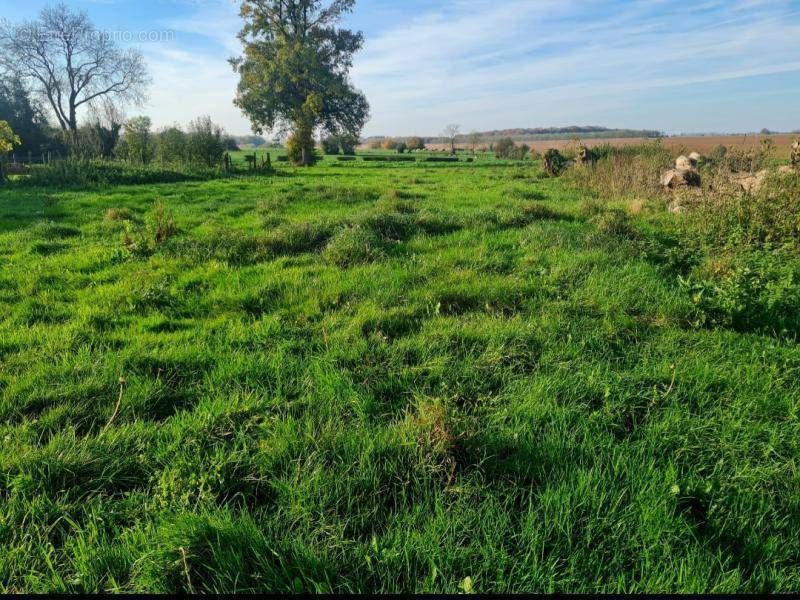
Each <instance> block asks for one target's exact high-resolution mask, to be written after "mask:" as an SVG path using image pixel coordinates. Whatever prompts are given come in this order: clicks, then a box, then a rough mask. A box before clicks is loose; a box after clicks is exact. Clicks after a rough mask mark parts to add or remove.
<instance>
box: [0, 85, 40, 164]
mask: <svg viewBox="0 0 800 600" xmlns="http://www.w3.org/2000/svg"><path fill="white" fill-rule="evenodd" d="M0 121H7V122H8V124H9V125H10V126H11V128H12V129H13V130H14V131H15V132H16V133H17V134H18V135H19V136H20V137H21V138H22V145H21V146H20V147H19V148H18V149H17V152H20V153H22V154H27V153H28V152H31V153H37V154H38V153H39V152H42V151H43V150H44V149H45V147H46V146H49V144H50V138H49V126H48V124H47V119H45V117H44V114H43V111H42V110H41V107H40V106H39V104H38V103H37V102H36V101H35V100H34V99H32V98H31V97H30V94H29V92H28V90H27V88H26V87H25V86H24V85H23V84H22V82H21V81H20V80H19V79H15V78H0Z"/></svg>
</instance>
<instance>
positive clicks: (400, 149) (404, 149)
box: [397, 142, 408, 154]
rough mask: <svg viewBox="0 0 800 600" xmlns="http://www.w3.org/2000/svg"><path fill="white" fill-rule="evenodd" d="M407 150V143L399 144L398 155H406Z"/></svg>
mask: <svg viewBox="0 0 800 600" xmlns="http://www.w3.org/2000/svg"><path fill="white" fill-rule="evenodd" d="M407 148H408V147H407V146H406V143H405V142H398V143H397V153H398V154H404V153H405V151H406V150H407Z"/></svg>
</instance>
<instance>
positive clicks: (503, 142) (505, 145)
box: [494, 137, 516, 158]
mask: <svg viewBox="0 0 800 600" xmlns="http://www.w3.org/2000/svg"><path fill="white" fill-rule="evenodd" d="M515 147H516V144H515V143H514V140H512V139H511V138H509V137H507V138H502V139H500V140H497V142H496V143H495V144H494V155H495V156H496V157H497V158H511V154H512V152H514V148H515Z"/></svg>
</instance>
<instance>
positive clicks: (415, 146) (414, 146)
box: [406, 136, 425, 152]
mask: <svg viewBox="0 0 800 600" xmlns="http://www.w3.org/2000/svg"><path fill="white" fill-rule="evenodd" d="M406 148H407V149H408V151H409V152H414V151H416V150H425V142H424V141H423V140H422V138H420V137H416V136H415V137H410V138H408V139H407V140H406Z"/></svg>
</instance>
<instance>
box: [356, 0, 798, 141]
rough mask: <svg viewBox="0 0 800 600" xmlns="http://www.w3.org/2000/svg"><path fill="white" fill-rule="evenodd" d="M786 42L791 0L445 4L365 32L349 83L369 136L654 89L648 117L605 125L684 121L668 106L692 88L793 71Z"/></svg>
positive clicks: (593, 104)
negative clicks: (370, 34) (369, 111)
mask: <svg viewBox="0 0 800 600" xmlns="http://www.w3.org/2000/svg"><path fill="white" fill-rule="evenodd" d="M798 50H800V19H798V13H797V11H796V9H793V3H791V2H775V1H771V2H757V1H755V0H741V1H739V2H729V1H725V2H713V1H712V2H705V3H697V4H688V5H687V4H679V5H675V4H674V3H672V2H661V1H655V2H654V1H647V2H596V1H580V2H579V1H577V0H573V1H569V0H567V1H558V2H550V1H549V0H543V1H540V2H530V1H529V0H517V1H511V2H489V1H485V0H453V1H452V2H449V3H446V4H444V5H443V6H441V7H439V8H436V9H431V10H428V11H426V12H425V13H422V14H419V15H417V16H416V17H415V18H413V19H412V20H410V21H409V22H408V23H406V24H403V25H399V26H397V27H395V28H393V29H391V30H389V31H386V32H384V33H382V34H381V35H380V36H378V37H376V38H373V39H369V40H368V43H367V45H366V48H365V51H364V54H363V55H362V57H361V58H360V59H359V60H358V62H357V64H356V69H355V71H354V80H355V81H356V83H357V84H358V85H359V86H360V87H361V88H363V89H364V90H365V91H366V93H367V95H368V97H369V98H370V101H371V102H372V105H373V114H374V119H373V122H372V123H371V125H370V129H371V130H372V131H375V132H377V131H384V132H387V133H398V134H399V133H411V130H412V129H413V130H417V131H423V132H431V131H438V129H440V128H441V127H442V125H443V124H444V123H446V122H450V121H453V120H456V121H461V122H462V123H463V124H464V125H466V126H469V127H472V126H474V127H477V128H494V127H504V126H508V127H512V126H533V125H546V124H550V123H553V124H556V123H559V124H567V123H587V122H593V121H596V120H597V119H599V118H601V117H604V118H607V114H608V113H607V111H606V109H607V108H608V107H619V106H621V105H622V104H626V102H624V101H623V99H622V98H620V96H625V95H627V96H631V95H633V96H635V95H637V94H639V93H641V92H644V91H647V90H652V89H654V88H660V89H661V90H662V92H663V95H664V101H663V102H662V103H661V104H656V105H654V106H653V111H652V117H651V120H650V121H648V122H647V123H631V122H629V119H627V118H626V114H625V113H624V112H622V111H621V112H619V114H618V115H617V116H616V118H615V123H614V124H618V125H621V126H622V125H626V126H637V125H638V126H647V127H662V128H664V129H691V128H695V127H697V128H702V127H701V126H700V122H699V121H700V119H699V118H698V117H702V116H701V115H692V119H686V116H687V114H690V111H687V110H686V108H685V107H683V108H680V107H679V105H680V104H683V103H684V101H686V100H687V99H688V98H689V97H690V96H691V94H698V95H702V94H703V93H704V89H703V87H704V84H706V83H710V82H721V81H728V80H734V79H740V78H753V77H759V76H767V75H773V74H781V73H783V74H786V73H795V74H796V73H797V72H798V71H800V62H798V60H797V56H798ZM798 81H800V79H798ZM686 86H694V88H695V89H693V90H689V91H688V92H687V90H686V89H684V88H686ZM777 93H780V91H779V90H778V91H777ZM628 100H631V99H630V98H629V99H628ZM726 101H727V102H730V101H731V99H730V98H720V102H726ZM670 103H672V104H674V105H675V109H670ZM612 112H613V111H612ZM412 114H413V115H414V116H413V118H409V117H410V115H412ZM679 118H682V119H685V120H686V121H689V120H692V121H693V122H691V123H690V122H686V123H685V124H683V123H679V122H678V119H679ZM731 126H732V127H733V126H734V125H733V124H731ZM795 126H796V125H795Z"/></svg>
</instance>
